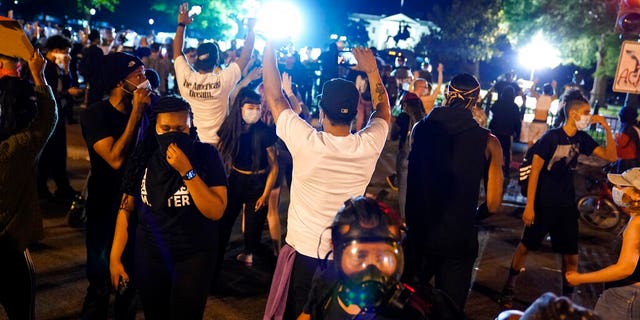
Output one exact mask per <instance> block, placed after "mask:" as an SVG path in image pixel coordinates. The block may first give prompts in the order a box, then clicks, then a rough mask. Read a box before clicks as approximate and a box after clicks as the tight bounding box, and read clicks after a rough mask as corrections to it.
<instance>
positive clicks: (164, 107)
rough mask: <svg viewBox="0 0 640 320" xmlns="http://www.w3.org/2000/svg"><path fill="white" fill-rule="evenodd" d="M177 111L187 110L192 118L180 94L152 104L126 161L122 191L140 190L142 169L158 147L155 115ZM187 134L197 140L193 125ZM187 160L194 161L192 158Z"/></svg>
mask: <svg viewBox="0 0 640 320" xmlns="http://www.w3.org/2000/svg"><path fill="white" fill-rule="evenodd" d="M178 111H187V112H188V113H189V117H190V118H191V119H193V114H192V113H191V106H190V105H189V103H188V102H187V101H186V100H184V99H183V98H182V97H180V96H176V95H170V96H166V97H162V98H160V100H158V102H156V104H154V105H153V106H152V112H151V113H150V114H148V118H149V124H148V126H147V127H146V128H145V129H144V131H143V134H142V140H141V141H140V143H139V144H138V145H137V146H136V148H135V149H134V151H133V154H131V157H130V158H129V160H128V161H127V166H126V168H125V173H124V177H123V179H122V186H121V189H122V192H124V193H126V194H130V195H137V194H138V193H139V192H140V185H141V183H142V177H143V176H144V171H145V169H146V168H147V165H148V164H149V159H151V156H152V155H153V153H154V152H156V151H157V150H158V148H159V147H160V146H159V144H158V140H157V139H156V119H157V116H158V114H160V113H167V112H178ZM189 135H191V136H192V137H193V138H194V140H197V137H198V133H197V132H196V130H195V127H194V126H191V130H190V132H189ZM189 160H191V161H194V159H189Z"/></svg>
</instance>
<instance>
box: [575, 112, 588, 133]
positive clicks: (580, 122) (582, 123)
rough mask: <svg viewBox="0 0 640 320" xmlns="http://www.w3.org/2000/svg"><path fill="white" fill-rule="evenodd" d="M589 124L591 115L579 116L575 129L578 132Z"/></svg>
mask: <svg viewBox="0 0 640 320" xmlns="http://www.w3.org/2000/svg"><path fill="white" fill-rule="evenodd" d="M589 124H591V115H581V116H580V120H578V121H576V128H577V129H578V130H584V129H586V128H587V127H588V126H589Z"/></svg>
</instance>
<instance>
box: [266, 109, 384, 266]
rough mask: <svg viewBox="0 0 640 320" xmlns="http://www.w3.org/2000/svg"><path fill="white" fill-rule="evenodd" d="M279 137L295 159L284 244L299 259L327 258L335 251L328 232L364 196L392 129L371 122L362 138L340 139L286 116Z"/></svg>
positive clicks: (281, 120) (380, 122) (285, 113)
mask: <svg viewBox="0 0 640 320" xmlns="http://www.w3.org/2000/svg"><path fill="white" fill-rule="evenodd" d="M276 133H277V135H278V137H280V139H282V140H283V141H284V142H285V144H286V145H287V148H288V149H289V151H290V152H291V156H292V158H293V179H292V183H291V193H290V204H289V212H288V220H287V237H286V242H287V243H288V244H289V245H291V246H292V247H293V248H295V249H296V251H297V252H298V253H300V254H303V255H305V256H308V257H312V258H317V255H318V253H319V255H320V258H324V256H325V255H326V254H327V252H328V251H329V250H330V248H331V232H330V231H326V232H324V231H325V230H326V229H327V227H330V226H331V223H332V222H333V218H334V217H335V216H336V213H337V212H338V210H339V209H340V208H341V207H342V205H343V204H344V202H345V201H346V200H348V199H349V198H351V197H355V196H359V195H364V193H365V190H366V188H367V185H368V184H369V181H370V180H371V176H372V175H373V170H374V169H375V167H376V162H377V161H378V157H379V156H380V153H381V152H382V148H383V147H384V144H385V141H386V138H387V134H388V133H389V125H388V124H387V122H386V121H384V120H383V119H380V118H371V120H370V121H369V123H368V124H367V126H366V127H365V128H363V129H362V130H360V131H359V132H357V133H355V134H350V135H348V136H345V137H337V136H334V135H332V134H329V133H326V132H323V131H317V130H316V129H314V128H313V127H312V126H311V125H309V124H308V123H307V122H305V121H304V120H302V119H301V118H300V117H299V116H298V115H297V114H296V113H295V112H293V110H285V111H283V112H282V113H280V116H279V117H278V122H277V124H276ZM323 232H324V233H323ZM321 235H322V244H321V245H320V249H319V250H317V249H318V241H319V240H320V237H321Z"/></svg>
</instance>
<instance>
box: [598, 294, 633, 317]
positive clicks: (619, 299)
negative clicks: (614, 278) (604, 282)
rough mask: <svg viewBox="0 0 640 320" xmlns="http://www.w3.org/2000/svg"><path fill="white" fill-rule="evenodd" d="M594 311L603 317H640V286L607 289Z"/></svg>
mask: <svg viewBox="0 0 640 320" xmlns="http://www.w3.org/2000/svg"><path fill="white" fill-rule="evenodd" d="M594 311H595V312H596V313H597V314H598V315H599V316H600V317H601V318H602V319H611V320H617V319H640V286H636V285H630V286H624V287H615V288H609V289H607V290H605V291H604V292H603V293H602V295H600V298H598V302H596V307H595V309H594Z"/></svg>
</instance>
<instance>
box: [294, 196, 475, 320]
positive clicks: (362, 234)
mask: <svg viewBox="0 0 640 320" xmlns="http://www.w3.org/2000/svg"><path fill="white" fill-rule="evenodd" d="M401 225H402V220H401V218H400V217H399V216H398V215H397V214H396V213H395V212H393V210H391V209H390V208H389V207H387V206H386V205H384V204H382V203H378V202H377V201H376V200H374V199H371V198H366V197H363V196H358V197H355V198H351V199H349V200H347V201H345V203H344V206H343V207H342V208H341V209H340V210H339V211H338V213H337V214H336V217H335V219H334V220H333V223H332V225H331V239H332V245H333V256H334V261H335V263H334V264H333V265H332V267H327V268H326V269H325V270H323V271H322V272H321V273H317V274H316V276H315V277H314V279H313V287H312V289H311V293H310V294H309V299H308V301H307V304H306V306H305V309H304V312H303V313H302V314H301V315H300V316H299V317H298V320H304V319H347V318H348V319H351V318H358V319H359V318H363V319H373V318H375V319H455V320H459V319H463V318H464V316H463V315H462V313H461V312H460V310H458V308H457V307H456V305H455V304H454V302H453V301H452V300H451V299H450V298H449V297H447V295H446V294H444V293H443V292H442V291H440V290H437V289H434V288H432V287H422V286H418V287H409V286H408V285H406V284H404V283H402V282H400V276H401V275H402V271H403V267H404V255H403V250H402V246H401V244H400V241H401V239H402V236H401V233H402V231H401V228H402V227H401Z"/></svg>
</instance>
